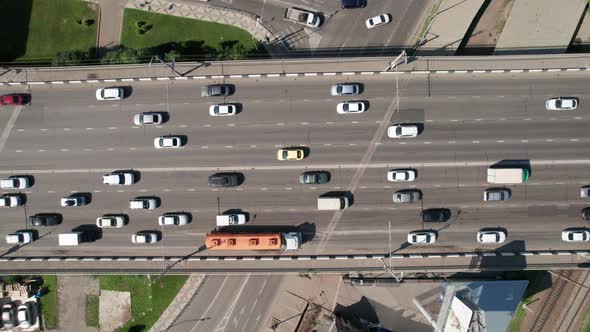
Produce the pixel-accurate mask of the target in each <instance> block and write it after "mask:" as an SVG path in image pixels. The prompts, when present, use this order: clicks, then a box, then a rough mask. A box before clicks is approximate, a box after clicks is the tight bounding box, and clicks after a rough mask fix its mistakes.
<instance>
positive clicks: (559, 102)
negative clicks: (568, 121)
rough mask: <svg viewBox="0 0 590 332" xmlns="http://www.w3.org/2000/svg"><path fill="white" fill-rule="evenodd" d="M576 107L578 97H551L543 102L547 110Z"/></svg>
mask: <svg viewBox="0 0 590 332" xmlns="http://www.w3.org/2000/svg"><path fill="white" fill-rule="evenodd" d="M577 107H578V98H572V97H559V98H551V99H549V100H547V102H546V103H545V108H546V109H547V110H548V111H573V110H575V109H576V108H577Z"/></svg>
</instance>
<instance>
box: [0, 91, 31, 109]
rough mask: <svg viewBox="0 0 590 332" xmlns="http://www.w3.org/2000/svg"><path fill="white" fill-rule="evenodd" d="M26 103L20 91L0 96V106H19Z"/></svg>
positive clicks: (24, 96)
mask: <svg viewBox="0 0 590 332" xmlns="http://www.w3.org/2000/svg"><path fill="white" fill-rule="evenodd" d="M26 103H27V98H26V95H24V94H22V93H12V94H8V95H1V96H0V106H19V105H24V104H26Z"/></svg>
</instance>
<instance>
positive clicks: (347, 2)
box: [341, 0, 367, 9]
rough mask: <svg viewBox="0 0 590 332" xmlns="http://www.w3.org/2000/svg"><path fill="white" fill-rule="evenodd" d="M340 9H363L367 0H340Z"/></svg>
mask: <svg viewBox="0 0 590 332" xmlns="http://www.w3.org/2000/svg"><path fill="white" fill-rule="evenodd" d="M341 6H342V9H351V8H365V7H366V6H367V0H342V1H341Z"/></svg>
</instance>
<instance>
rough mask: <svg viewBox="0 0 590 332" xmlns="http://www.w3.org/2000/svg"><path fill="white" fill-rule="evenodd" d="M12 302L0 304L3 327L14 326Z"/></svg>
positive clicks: (13, 306)
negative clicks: (0, 306)
mask: <svg viewBox="0 0 590 332" xmlns="http://www.w3.org/2000/svg"><path fill="white" fill-rule="evenodd" d="M15 308H16V307H15V305H14V303H12V302H10V303H7V304H5V305H3V306H2V325H4V328H7V329H10V328H13V327H14V324H15V319H14V310H15Z"/></svg>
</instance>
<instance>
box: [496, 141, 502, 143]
mask: <svg viewBox="0 0 590 332" xmlns="http://www.w3.org/2000/svg"><path fill="white" fill-rule="evenodd" d="M496 143H504V141H496Z"/></svg>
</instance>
